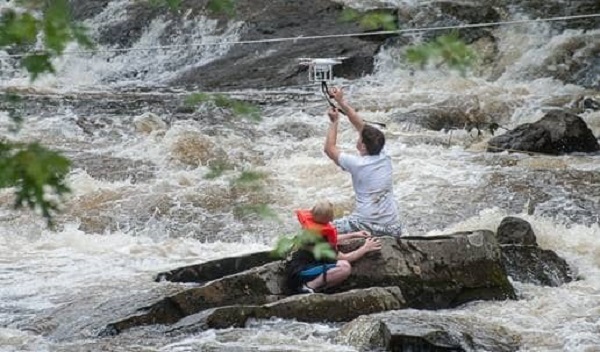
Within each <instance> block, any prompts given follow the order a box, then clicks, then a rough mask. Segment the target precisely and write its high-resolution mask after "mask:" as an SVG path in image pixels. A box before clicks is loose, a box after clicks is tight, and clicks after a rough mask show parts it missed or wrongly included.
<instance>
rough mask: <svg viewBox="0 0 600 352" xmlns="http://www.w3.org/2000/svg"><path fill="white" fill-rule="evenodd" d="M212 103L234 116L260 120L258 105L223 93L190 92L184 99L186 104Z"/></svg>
mask: <svg viewBox="0 0 600 352" xmlns="http://www.w3.org/2000/svg"><path fill="white" fill-rule="evenodd" d="M206 103H209V104H213V105H214V106H216V107H218V108H221V109H226V110H229V111H231V112H232V113H233V114H234V115H235V116H239V117H243V118H247V119H250V120H253V121H260V120H261V116H260V109H259V108H258V106H256V105H254V104H251V103H248V102H245V101H242V100H237V99H232V98H229V97H227V96H226V95H224V94H209V93H192V94H190V95H189V96H187V97H186V98H185V100H184V104H185V105H186V106H196V105H199V104H206Z"/></svg>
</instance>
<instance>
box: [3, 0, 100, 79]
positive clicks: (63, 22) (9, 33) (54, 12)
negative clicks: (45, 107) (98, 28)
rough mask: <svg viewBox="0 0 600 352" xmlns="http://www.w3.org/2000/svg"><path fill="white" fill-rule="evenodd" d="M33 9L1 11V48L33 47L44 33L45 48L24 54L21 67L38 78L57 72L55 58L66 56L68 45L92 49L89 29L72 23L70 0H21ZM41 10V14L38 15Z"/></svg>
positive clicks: (33, 77)
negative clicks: (64, 54)
mask: <svg viewBox="0 0 600 352" xmlns="http://www.w3.org/2000/svg"><path fill="white" fill-rule="evenodd" d="M20 3H21V4H22V5H25V6H26V7H27V8H28V9H29V11H26V12H17V11H15V10H13V9H8V10H3V11H2V14H0V48H2V47H8V48H15V47H32V46H33V45H35V44H36V42H37V40H38V34H41V37H42V40H43V44H44V46H43V49H42V50H40V51H37V52H33V53H32V52H29V53H27V54H24V55H23V57H21V59H20V61H21V66H22V67H23V68H25V69H26V70H27V71H28V72H29V75H30V78H31V80H32V81H33V80H35V79H36V78H37V77H38V76H39V75H40V74H42V73H54V66H53V65H52V62H51V60H52V58H54V57H58V56H60V55H62V53H63V51H64V50H65V48H66V46H67V44H68V43H69V42H72V41H75V42H77V43H79V44H80V45H82V46H84V47H87V48H90V47H92V46H93V44H92V41H91V40H90V39H89V38H88V37H87V35H86V33H85V32H86V29H85V28H84V27H83V26H82V25H80V24H76V23H74V22H72V20H71V17H70V13H71V11H70V9H69V4H68V0H47V1H35V0H29V1H21V2H20ZM36 12H40V13H41V16H35V15H34V14H35V13H36Z"/></svg>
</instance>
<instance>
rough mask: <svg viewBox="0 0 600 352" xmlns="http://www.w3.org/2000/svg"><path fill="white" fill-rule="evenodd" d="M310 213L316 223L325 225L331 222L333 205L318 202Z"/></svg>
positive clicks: (328, 202)
mask: <svg viewBox="0 0 600 352" xmlns="http://www.w3.org/2000/svg"><path fill="white" fill-rule="evenodd" d="M310 212H311V213H312V216H313V220H314V221H315V222H316V223H319V224H327V223H329V222H331V221H332V220H333V204H331V202H330V201H327V200H321V201H319V202H318V203H317V204H315V206H314V207H313V208H312V209H311V211H310Z"/></svg>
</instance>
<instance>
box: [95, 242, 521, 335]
mask: <svg viewBox="0 0 600 352" xmlns="http://www.w3.org/2000/svg"><path fill="white" fill-rule="evenodd" d="M381 241H382V243H383V249H382V250H381V252H377V253H372V254H370V255H368V256H366V257H364V258H362V259H360V260H359V261H357V262H355V263H354V265H353V270H352V275H351V276H350V278H349V279H348V280H347V281H346V282H345V283H344V284H343V285H341V286H339V287H337V288H335V289H334V290H331V291H330V292H331V293H338V292H342V291H347V290H351V289H360V288H371V287H396V288H398V289H399V292H400V293H401V296H402V297H403V298H402V300H401V301H402V305H398V304H396V305H394V304H392V305H389V306H385V307H388V308H385V307H384V308H385V309H398V308H400V307H402V308H403V307H412V308H426V309H440V308H450V307H455V306H457V305H460V304H462V303H465V302H469V301H473V300H495V299H497V300H504V299H514V298H515V293H514V289H513V287H512V286H511V284H510V282H509V281H508V279H507V277H506V273H505V271H504V268H503V267H502V263H501V262H500V250H499V247H498V244H497V242H496V239H495V236H494V233H493V232H491V231H473V232H461V233H456V234H453V235H449V236H439V237H423V238H418V237H414V238H403V239H400V240H398V239H395V238H391V237H383V238H381ZM360 242H361V241H355V242H354V243H350V244H347V245H345V246H343V247H342V250H343V251H347V250H350V249H352V247H356V246H359V245H360ZM259 257H260V255H259ZM263 259H264V258H263ZM230 261H231V259H229V260H227V261H225V262H230ZM211 265H214V264H211ZM238 268H240V267H238ZM235 270H237V269H235V265H233V269H232V271H235ZM200 271H201V270H200ZM223 274H226V272H224V273H223ZM210 277H213V278H215V279H214V280H213V281H211V282H208V283H206V284H205V285H204V286H201V287H195V288H191V289H189V290H187V291H184V292H181V293H179V294H177V295H174V296H171V297H167V298H165V299H163V300H161V301H159V302H157V303H155V304H153V305H152V306H150V307H147V308H144V309H143V310H142V312H141V314H139V315H134V316H131V317H129V318H126V319H124V320H121V321H119V322H116V323H114V324H110V325H109V326H107V328H106V329H105V330H104V331H103V334H116V333H119V332H120V331H123V330H125V329H128V328H131V327H134V326H140V325H149V324H173V323H175V322H177V321H179V320H180V319H182V318H184V317H186V316H190V315H193V314H196V313H199V312H202V311H204V310H207V309H213V308H220V307H227V306H234V305H236V306H239V305H241V307H230V308H227V309H226V310H217V311H216V312H215V313H212V314H213V315H211V316H213V317H214V316H216V315H219V314H224V313H223V312H227V314H233V315H234V316H237V317H241V318H239V319H242V318H243V319H246V318H247V317H250V316H255V317H259V316H260V317H262V316H265V317H267V316H268V315H269V314H276V316H281V317H286V318H297V319H309V318H308V316H307V314H309V315H310V319H312V320H310V321H328V320H330V321H331V320H335V321H339V320H336V319H338V318H334V317H332V316H331V313H332V312H331V311H330V310H328V309H312V308H313V307H311V306H310V304H311V302H312V301H311V300H303V299H298V300H291V301H285V302H300V303H282V305H274V306H268V307H258V308H257V307H256V306H262V305H264V304H267V303H272V302H275V301H278V300H280V299H282V298H284V297H285V296H286V295H288V294H290V292H289V290H288V288H287V287H286V285H285V281H286V278H285V274H284V270H283V262H280V261H279V262H273V263H268V264H265V265H262V266H260V267H257V268H252V269H249V270H246V271H243V272H240V273H237V274H234V275H229V276H225V277H223V278H220V279H216V276H215V275H213V276H210ZM325 297H326V296H325ZM340 297H356V296H355V295H350V296H340ZM359 297H360V294H359ZM323 299H325V300H330V299H333V298H323ZM348 299H349V300H350V302H355V303H352V305H351V306H353V305H357V304H360V305H363V304H364V305H365V306H364V307H365V308H364V309H363V310H362V311H365V312H366V311H369V309H375V308H369V307H375V306H377V307H378V305H377V304H376V303H375V302H369V301H368V300H367V301H361V300H360V299H359V300H354V298H348ZM301 302H305V303H306V304H302V303H301ZM398 302H400V301H398ZM313 303H314V302H313ZM373 305H375V306H373ZM248 306H250V307H248ZM395 307H397V308H395ZM384 308H381V310H384ZM377 309H379V308H377ZM373 311H376V310H370V311H369V312H373ZM233 312H237V313H233ZM307 312H309V313H307ZM340 314H341V313H340ZM344 314H346V316H348V314H350V313H344ZM244 317H246V318H244ZM236 319H237V318H236ZM235 321H239V320H235ZM215 324H216V323H215ZM227 324H230V323H227ZM227 324H225V325H227ZM231 324H233V325H235V324H234V323H231ZM216 325H218V324H216Z"/></svg>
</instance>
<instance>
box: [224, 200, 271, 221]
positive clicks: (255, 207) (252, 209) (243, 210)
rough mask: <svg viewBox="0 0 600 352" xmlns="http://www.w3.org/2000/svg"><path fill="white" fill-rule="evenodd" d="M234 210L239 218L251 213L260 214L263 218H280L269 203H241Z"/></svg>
mask: <svg viewBox="0 0 600 352" xmlns="http://www.w3.org/2000/svg"><path fill="white" fill-rule="evenodd" d="M233 212H234V214H235V216H236V217H238V218H243V217H246V216H249V215H258V216H259V217H261V218H263V219H274V220H277V219H278V217H277V214H276V213H275V212H274V211H273V210H272V209H271V208H270V207H269V205H268V204H241V205H238V206H236V207H235V209H234V210H233Z"/></svg>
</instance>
